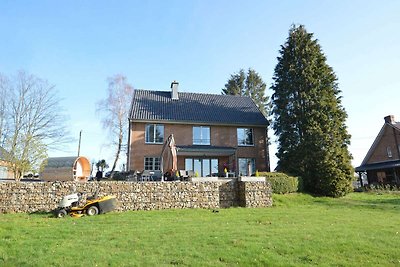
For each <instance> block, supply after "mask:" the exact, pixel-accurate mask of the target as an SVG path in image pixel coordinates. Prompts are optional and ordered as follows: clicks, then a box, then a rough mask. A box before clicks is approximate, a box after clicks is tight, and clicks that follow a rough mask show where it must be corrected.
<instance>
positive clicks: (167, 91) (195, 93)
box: [135, 88, 251, 99]
mask: <svg viewBox="0 0 400 267" xmlns="http://www.w3.org/2000/svg"><path fill="white" fill-rule="evenodd" d="M135 91H146V92H162V93H170V92H171V91H169V90H165V91H164V90H153V89H136V88H135ZM178 93H180V94H181V93H183V94H194V95H212V96H226V97H242V98H250V99H251V97H250V96H245V95H224V94H212V93H199V92H178Z"/></svg>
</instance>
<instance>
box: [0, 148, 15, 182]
mask: <svg viewBox="0 0 400 267" xmlns="http://www.w3.org/2000/svg"><path fill="white" fill-rule="evenodd" d="M10 178H14V174H13V172H12V170H11V169H10V163H9V162H8V161H7V151H6V150H5V149H4V148H2V147H0V179H10Z"/></svg>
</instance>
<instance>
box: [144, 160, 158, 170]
mask: <svg viewBox="0 0 400 267" xmlns="http://www.w3.org/2000/svg"><path fill="white" fill-rule="evenodd" d="M146 159H149V160H151V164H150V165H151V168H148V167H147V166H148V165H146ZM156 160H158V168H156V166H157V164H156ZM160 164H161V159H160V158H159V157H144V162H143V169H144V170H145V171H159V170H160Z"/></svg>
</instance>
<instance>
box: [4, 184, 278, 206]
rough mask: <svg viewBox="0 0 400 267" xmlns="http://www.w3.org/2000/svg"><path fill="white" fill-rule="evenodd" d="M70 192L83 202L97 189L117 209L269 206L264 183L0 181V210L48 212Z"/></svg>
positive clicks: (267, 185)
mask: <svg viewBox="0 0 400 267" xmlns="http://www.w3.org/2000/svg"><path fill="white" fill-rule="evenodd" d="M72 192H83V193H84V198H83V202H84V201H85V199H86V197H87V196H92V195H93V194H95V193H96V192H98V196H104V195H114V196H116V197H117V200H118V202H119V207H118V210H119V211H125V210H154V209H171V208H206V209H217V208H227V207H235V206H243V207H268V206H271V205H272V194H271V187H270V185H269V183H267V182H240V181H236V180H232V181H228V182H227V181H218V182H116V181H115V182H114V181H110V182H108V181H107V182H103V181H101V182H87V183H79V182H72V181H71V182H30V183H28V182H3V183H0V213H9V212H11V213H14V212H40V211H46V212H48V211H51V210H53V209H54V208H56V207H57V204H58V202H59V201H60V199H61V198H62V196H64V195H67V194H70V193H72Z"/></svg>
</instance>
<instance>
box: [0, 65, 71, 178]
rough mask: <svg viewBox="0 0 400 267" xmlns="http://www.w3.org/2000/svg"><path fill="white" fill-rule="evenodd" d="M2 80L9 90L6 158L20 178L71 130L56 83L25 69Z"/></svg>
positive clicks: (34, 166)
mask: <svg viewBox="0 0 400 267" xmlns="http://www.w3.org/2000/svg"><path fill="white" fill-rule="evenodd" d="M1 84H2V85H1V87H2V88H3V89H5V90H6V91H7V92H8V93H9V94H10V96H9V100H8V102H7V103H6V105H7V106H8V108H7V109H6V110H7V112H8V116H6V118H9V121H7V122H6V123H8V126H9V128H8V132H7V135H6V138H5V148H6V150H7V152H8V156H7V157H8V158H7V160H8V162H10V167H11V169H12V171H13V172H14V177H15V179H16V180H19V179H20V178H21V176H22V175H23V174H24V173H25V172H27V171H32V170H37V171H38V170H39V169H40V167H41V166H42V164H43V162H44V160H45V159H46V157H47V150H48V149H49V148H57V147H60V146H62V145H63V143H65V141H67V140H66V139H65V137H66V136H68V131H67V130H66V127H65V118H64V116H62V114H61V112H60V111H61V108H60V106H59V101H60V99H59V98H58V97H57V94H56V93H57V92H56V90H55V87H54V85H50V84H49V83H48V82H47V81H45V80H43V79H40V78H38V77H35V76H33V75H30V74H27V73H25V72H22V71H21V72H19V73H18V74H17V75H16V76H14V77H12V78H11V79H3V80H2V82H1Z"/></svg>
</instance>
